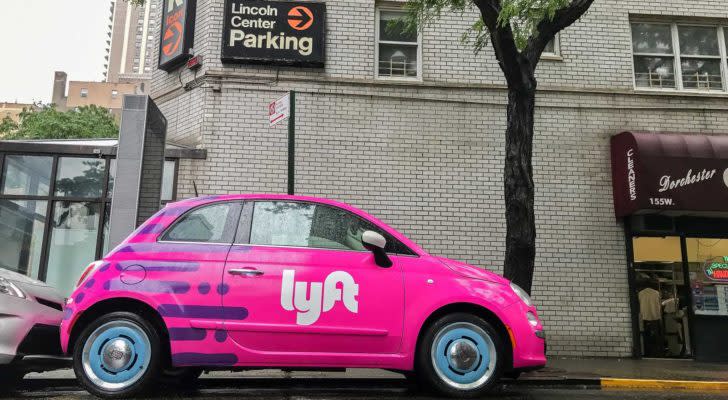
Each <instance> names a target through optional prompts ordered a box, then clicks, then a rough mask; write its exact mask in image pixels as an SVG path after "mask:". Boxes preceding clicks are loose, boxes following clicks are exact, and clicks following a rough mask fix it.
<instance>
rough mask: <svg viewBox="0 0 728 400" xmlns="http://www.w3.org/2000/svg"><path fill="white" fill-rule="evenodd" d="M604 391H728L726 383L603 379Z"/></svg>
mask: <svg viewBox="0 0 728 400" xmlns="http://www.w3.org/2000/svg"><path fill="white" fill-rule="evenodd" d="M601 387H602V389H677V390H695V391H703V390H706V391H707V390H728V382H725V381H673V380H658V379H619V378H602V379H601Z"/></svg>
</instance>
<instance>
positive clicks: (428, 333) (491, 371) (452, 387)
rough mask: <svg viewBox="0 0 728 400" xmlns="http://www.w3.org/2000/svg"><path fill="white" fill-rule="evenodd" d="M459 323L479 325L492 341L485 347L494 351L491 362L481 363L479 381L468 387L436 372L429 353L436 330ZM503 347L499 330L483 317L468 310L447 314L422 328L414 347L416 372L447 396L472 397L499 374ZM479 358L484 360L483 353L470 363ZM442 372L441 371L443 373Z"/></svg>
mask: <svg viewBox="0 0 728 400" xmlns="http://www.w3.org/2000/svg"><path fill="white" fill-rule="evenodd" d="M461 325H463V326H466V327H470V326H475V327H477V328H480V330H482V332H484V333H485V334H486V335H487V336H488V337H489V338H490V341H492V344H493V347H492V348H490V347H488V348H489V352H490V353H492V352H494V353H495V361H494V362H492V363H490V362H489V363H488V365H485V366H484V368H485V371H486V372H484V373H483V374H482V375H481V376H482V378H481V379H484V380H483V382H479V379H478V380H476V381H475V382H473V383H471V384H469V385H473V386H472V387H467V388H463V387H458V386H456V385H457V384H453V383H451V382H448V381H447V380H446V379H445V378H443V377H442V376H441V375H440V374H438V372H437V370H439V369H438V367H437V366H436V365H435V362H434V361H433V357H436V355H434V354H433V345H434V341H435V339H436V338H437V336H438V334H440V333H441V332H443V333H445V332H447V331H449V330H452V329H455V328H456V327H458V326H461ZM474 329H475V328H474ZM476 330H477V329H476ZM481 336H482V335H481ZM486 342H487V339H484V343H486ZM503 349H504V347H503V339H502V338H501V336H500V334H499V333H498V331H497V330H496V329H495V328H493V326H492V325H491V324H489V323H488V322H487V321H485V320H484V319H482V318H480V317H478V316H475V315H473V314H468V313H453V314H448V315H445V316H443V317H442V318H440V319H438V320H437V321H435V322H434V323H432V324H430V325H429V326H428V327H427V328H426V329H425V331H424V334H423V336H422V339H421V340H420V342H419V346H418V348H417V354H416V361H415V367H416V371H417V375H418V376H419V379H420V381H421V382H423V383H426V384H427V385H428V386H429V387H431V388H432V389H434V390H435V391H437V392H439V393H440V394H442V395H445V396H448V397H460V398H472V397H477V396H482V395H484V394H486V393H488V392H490V391H491V390H492V389H493V388H494V386H495V385H496V384H497V383H498V381H499V380H500V377H501V374H502V373H503V365H505V360H504V357H506V356H507V352H506V351H504V350H503ZM477 360H481V361H477ZM482 360H484V358H483V357H480V358H477V359H476V361H473V363H474V364H473V365H480V364H478V363H479V362H482ZM452 371H454V370H452ZM442 374H443V375H444V373H442Z"/></svg>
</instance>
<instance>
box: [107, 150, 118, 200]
mask: <svg viewBox="0 0 728 400" xmlns="http://www.w3.org/2000/svg"><path fill="white" fill-rule="evenodd" d="M115 179H116V158H112V159H111V160H110V161H109V186H108V187H107V193H106V196H108V197H111V196H112V195H113V194H114V180H115Z"/></svg>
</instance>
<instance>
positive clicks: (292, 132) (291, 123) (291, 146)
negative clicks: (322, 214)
mask: <svg viewBox="0 0 728 400" xmlns="http://www.w3.org/2000/svg"><path fill="white" fill-rule="evenodd" d="M290 102H291V104H290V113H291V115H290V116H289V117H288V194H289V195H293V194H295V188H296V185H295V183H296V182H295V177H296V92H295V91H293V90H291V92H290Z"/></svg>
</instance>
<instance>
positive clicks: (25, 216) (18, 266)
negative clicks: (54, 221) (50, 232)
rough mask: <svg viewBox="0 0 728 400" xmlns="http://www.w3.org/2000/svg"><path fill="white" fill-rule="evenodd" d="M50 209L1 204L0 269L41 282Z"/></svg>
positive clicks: (37, 204) (9, 202) (37, 203)
mask: <svg viewBox="0 0 728 400" xmlns="http://www.w3.org/2000/svg"><path fill="white" fill-rule="evenodd" d="M47 205H48V203H47V202H46V201H40V200H0V267H2V268H6V269H9V270H11V271H15V272H18V273H21V274H25V275H28V276H31V277H33V278H36V279H37V278H38V267H39V265H40V252H41V246H42V245H43V230H44V228H45V217H46V208H47Z"/></svg>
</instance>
